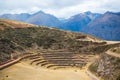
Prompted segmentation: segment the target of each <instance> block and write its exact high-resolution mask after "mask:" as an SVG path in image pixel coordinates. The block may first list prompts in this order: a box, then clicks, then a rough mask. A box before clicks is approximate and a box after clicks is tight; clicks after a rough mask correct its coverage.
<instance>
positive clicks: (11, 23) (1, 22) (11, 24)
mask: <svg viewBox="0 0 120 80" xmlns="http://www.w3.org/2000/svg"><path fill="white" fill-rule="evenodd" d="M35 26H36V25H33V24H27V23H24V22H19V21H15V20H7V19H0V29H4V28H24V27H35Z"/></svg>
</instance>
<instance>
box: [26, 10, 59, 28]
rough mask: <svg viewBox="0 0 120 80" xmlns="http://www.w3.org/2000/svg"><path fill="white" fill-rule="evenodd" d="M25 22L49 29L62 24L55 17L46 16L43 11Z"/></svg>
mask: <svg viewBox="0 0 120 80" xmlns="http://www.w3.org/2000/svg"><path fill="white" fill-rule="evenodd" d="M25 22H27V23H32V24H37V25H42V26H49V27H55V26H58V25H60V23H61V22H60V21H59V19H58V18H56V17H55V16H53V15H50V14H46V13H44V12H42V11H39V12H37V13H35V14H33V15H31V16H30V18H28V19H27V20H26V21H25Z"/></svg>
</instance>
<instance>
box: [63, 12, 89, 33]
mask: <svg viewBox="0 0 120 80" xmlns="http://www.w3.org/2000/svg"><path fill="white" fill-rule="evenodd" d="M90 21H91V19H90V18H89V17H88V16H86V15H85V14H82V13H80V14H77V15H75V16H72V17H70V18H69V19H68V20H67V21H66V22H65V23H63V24H62V29H65V30H71V31H80V30H81V28H83V27H84V26H86V25H87V24H88V23H89V22H90Z"/></svg>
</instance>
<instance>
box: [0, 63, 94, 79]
mask: <svg viewBox="0 0 120 80" xmlns="http://www.w3.org/2000/svg"><path fill="white" fill-rule="evenodd" d="M0 80H92V79H91V78H90V77H89V76H87V75H86V73H85V71H84V70H78V69H77V70H76V69H71V70H65V69H61V70H50V69H46V68H40V67H37V66H30V65H29V64H26V63H24V62H21V63H16V64H14V65H12V66H10V67H8V68H5V69H3V70H0Z"/></svg>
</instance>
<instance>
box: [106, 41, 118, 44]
mask: <svg viewBox="0 0 120 80" xmlns="http://www.w3.org/2000/svg"><path fill="white" fill-rule="evenodd" d="M106 42H107V44H116V43H120V41H106Z"/></svg>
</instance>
